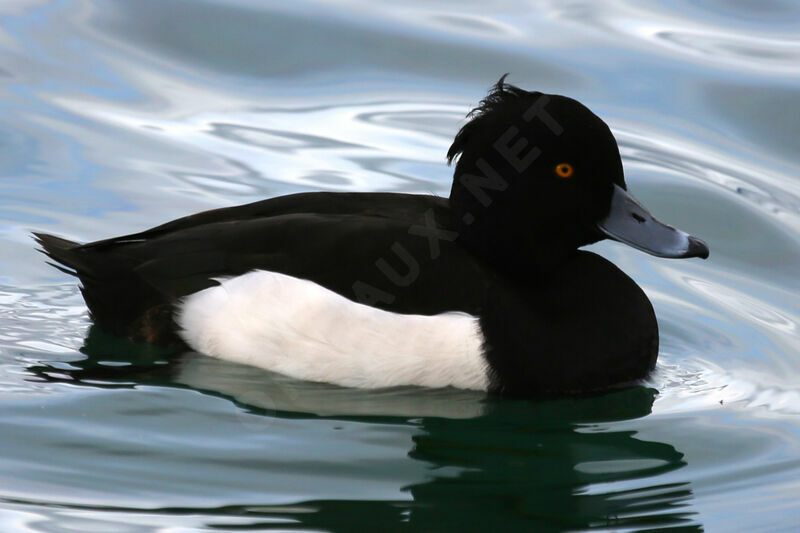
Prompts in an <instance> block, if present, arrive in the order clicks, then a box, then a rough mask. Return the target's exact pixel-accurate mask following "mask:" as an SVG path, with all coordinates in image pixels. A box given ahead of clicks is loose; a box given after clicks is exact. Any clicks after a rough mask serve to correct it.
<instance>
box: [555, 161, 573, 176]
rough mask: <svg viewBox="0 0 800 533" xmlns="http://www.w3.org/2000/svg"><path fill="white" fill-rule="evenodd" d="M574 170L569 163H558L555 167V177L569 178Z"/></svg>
mask: <svg viewBox="0 0 800 533" xmlns="http://www.w3.org/2000/svg"><path fill="white" fill-rule="evenodd" d="M574 173H575V169H574V168H572V165H570V164H569V163H559V164H558V165H556V175H557V176H558V177H559V178H571V177H572V175H573V174H574Z"/></svg>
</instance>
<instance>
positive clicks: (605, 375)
mask: <svg viewBox="0 0 800 533" xmlns="http://www.w3.org/2000/svg"><path fill="white" fill-rule="evenodd" d="M481 327H482V329H483V332H484V335H485V337H486V344H487V346H486V348H487V359H488V360H489V363H490V365H491V367H492V370H493V380H492V389H493V391H495V392H502V393H503V394H507V395H520V396H551V395H557V394H564V393H579V392H589V391H593V390H602V389H606V388H610V387H613V386H616V385H621V384H624V383H628V382H631V381H635V380H639V379H642V378H644V377H645V376H646V375H647V374H648V373H649V372H650V371H651V370H652V368H653V366H654V365H655V362H656V358H657V357H658V324H657V322H656V317H655V313H654V311H653V306H652V305H651V304H650V301H649V300H648V299H647V296H646V295H645V294H644V292H643V291H642V289H641V288H640V287H639V286H638V285H636V283H635V282H634V281H633V280H632V279H631V278H629V277H628V276H627V275H626V274H625V273H624V272H622V271H621V270H620V269H618V268H617V267H616V266H614V265H613V264H612V263H610V262H609V261H607V260H605V259H603V258H602V257H600V256H598V255H596V254H593V253H589V252H582V251H578V252H576V254H575V255H574V256H573V257H572V258H571V259H570V260H568V261H567V262H565V263H564V264H563V265H562V266H561V267H559V269H558V270H557V271H555V272H554V273H553V274H552V275H550V276H546V277H541V278H539V279H536V280H534V281H533V282H532V283H531V284H529V285H528V286H527V287H524V288H519V287H511V286H506V287H502V288H498V290H495V291H493V292H492V295H491V296H490V297H489V301H488V303H487V308H486V311H485V313H484V314H483V315H482V317H481Z"/></svg>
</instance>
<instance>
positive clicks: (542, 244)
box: [447, 76, 708, 273]
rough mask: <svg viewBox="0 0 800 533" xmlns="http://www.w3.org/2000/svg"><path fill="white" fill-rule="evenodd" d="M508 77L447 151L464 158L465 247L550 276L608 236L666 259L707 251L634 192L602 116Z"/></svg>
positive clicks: (458, 198)
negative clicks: (656, 214)
mask: <svg viewBox="0 0 800 533" xmlns="http://www.w3.org/2000/svg"><path fill="white" fill-rule="evenodd" d="M504 80H505V76H503V77H502V78H500V81H498V82H497V84H496V85H495V86H494V87H493V88H492V89H491V91H490V92H489V94H488V96H486V98H484V99H483V100H482V101H481V103H480V105H478V107H476V108H475V109H473V110H472V111H471V112H470V113H469V115H467V116H468V118H469V119H470V120H469V122H468V123H467V124H466V125H464V127H462V128H461V130H460V131H459V132H458V134H457V135H456V138H455V140H454V141H453V145H452V146H451V147H450V150H449V151H448V153H447V157H448V161H450V162H452V161H453V160H454V159H458V163H457V164H456V168H455V174H454V178H453V187H452V189H451V192H450V203H451V207H452V209H453V211H454V214H455V223H456V225H457V227H458V229H459V235H460V238H461V240H462V242H463V243H464V244H466V245H467V246H468V247H469V248H471V249H472V250H473V251H474V252H476V253H478V254H480V255H482V256H484V257H485V258H487V259H488V260H490V261H492V262H494V263H497V264H498V265H501V266H502V267H503V268H504V269H507V270H510V271H512V272H520V273H521V272H531V269H538V270H540V271H547V270H549V269H551V268H553V267H555V266H557V265H559V264H560V263H561V262H562V261H564V260H565V259H566V258H567V257H568V256H569V255H570V254H571V253H573V252H574V251H575V250H576V249H577V248H578V247H580V246H584V245H586V244H590V243H593V242H596V241H598V240H600V239H603V238H606V237H612V238H614V239H616V240H619V241H621V242H625V243H627V244H630V245H632V246H634V247H636V248H639V249H642V250H644V251H646V252H649V253H652V254H654V255H660V256H664V257H695V256H700V257H706V256H707V255H708V249H707V248H706V247H705V244H703V243H702V241H699V240H698V239H695V238H693V237H690V236H688V235H686V234H685V233H683V232H680V231H678V230H675V229H674V228H671V227H669V226H666V225H664V224H661V223H660V222H658V221H657V220H655V219H654V218H653V217H652V215H650V214H649V213H648V212H647V211H646V210H645V209H644V208H643V207H641V205H640V204H638V202H636V201H635V200H634V199H633V197H631V196H629V195H628V194H627V192H626V190H627V187H626V185H625V178H624V175H623V171H622V160H621V158H620V155H619V149H618V148H617V142H616V140H615V139H614V136H613V135H612V133H611V130H610V129H609V128H608V126H607V125H606V123H605V122H603V121H602V120H601V119H600V118H599V117H598V116H597V115H595V114H594V113H592V112H591V111H590V110H589V109H588V108H587V107H586V106H584V105H583V104H581V103H580V102H578V101H576V100H573V99H572V98H567V97H566V96H560V95H554V94H543V93H540V92H529V91H525V90H523V89H520V88H518V87H515V86H513V85H510V84H507V83H505V81H504Z"/></svg>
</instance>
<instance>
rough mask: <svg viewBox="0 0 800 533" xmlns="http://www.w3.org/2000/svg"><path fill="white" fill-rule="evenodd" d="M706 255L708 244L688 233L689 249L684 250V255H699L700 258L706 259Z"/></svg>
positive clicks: (707, 253)
mask: <svg viewBox="0 0 800 533" xmlns="http://www.w3.org/2000/svg"><path fill="white" fill-rule="evenodd" d="M708 255H709V251H708V245H707V244H706V243H705V242H703V241H702V240H701V239H698V238H697V237H694V236H692V235H690V236H689V249H688V250H687V251H686V256H685V257H699V258H700V259H708Z"/></svg>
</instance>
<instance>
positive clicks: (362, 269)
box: [38, 193, 495, 337]
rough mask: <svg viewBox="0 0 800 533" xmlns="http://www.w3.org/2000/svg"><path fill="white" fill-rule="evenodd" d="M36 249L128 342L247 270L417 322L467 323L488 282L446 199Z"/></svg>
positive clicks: (300, 198)
mask: <svg viewBox="0 0 800 533" xmlns="http://www.w3.org/2000/svg"><path fill="white" fill-rule="evenodd" d="M38 238H39V241H40V243H41V244H42V246H43V247H44V249H45V251H46V252H47V253H48V254H49V255H50V256H51V257H52V258H53V259H55V260H56V261H58V262H60V263H61V264H62V265H64V266H65V267H67V268H68V269H70V270H71V271H74V273H75V274H76V275H77V276H78V277H80V279H81V281H82V285H83V288H82V290H83V294H84V298H85V299H86V302H87V305H88V306H89V309H90V311H91V313H92V317H93V319H94V320H95V322H97V323H98V324H99V325H101V326H103V327H105V328H107V329H109V330H110V331H112V332H114V333H117V334H121V335H126V336H131V337H136V336H137V335H135V334H134V333H132V332H138V331H141V329H142V326H141V324H140V322H141V321H142V319H143V317H146V318H148V320H151V319H153V318H155V319H163V316H162V313H161V310H163V309H164V308H165V306H166V307H168V308H169V306H171V304H172V303H174V302H175V301H176V300H177V299H179V298H181V297H182V296H186V295H188V294H191V293H193V292H196V291H198V290H202V289H204V288H207V287H209V286H212V285H214V284H215V283H216V282H215V281H214V278H218V277H224V276H235V275H239V274H244V273H246V272H249V271H251V270H255V269H263V270H270V271H275V272H281V273H284V274H288V275H292V276H295V277H299V278H303V279H309V280H312V281H314V282H316V283H319V284H320V285H322V286H324V287H327V288H329V289H331V290H333V291H335V292H337V293H339V294H342V295H343V296H345V297H347V298H350V299H352V300H354V301H359V302H362V303H366V304H369V305H373V306H376V307H380V308H384V309H388V310H392V311H395V312H400V313H418V314H435V313H440V312H446V311H464V312H469V313H477V312H478V311H479V310H480V308H481V306H482V305H483V302H484V297H485V294H486V293H487V291H489V289H490V287H489V286H490V285H491V284H492V280H493V278H494V277H495V276H494V274H493V273H492V271H491V269H489V268H487V267H486V266H485V265H484V264H483V263H482V262H481V261H480V260H478V259H477V258H475V257H473V256H472V255H471V254H470V253H469V252H467V251H466V250H464V249H463V248H462V247H461V246H460V245H459V244H458V243H457V242H456V234H455V232H454V230H453V225H452V222H451V212H450V210H449V206H448V204H447V200H443V199H440V198H436V197H432V196H422V195H405V194H391V193H379V194H365V193H307V194H297V195H291V196H285V197H279V198H274V199H270V200H265V201H262V202H257V203H255V204H248V205H244V206H239V207H233V208H227V209H218V210H214V211H208V212H205V213H199V214H196V215H192V216H189V217H185V218H181V219H178V220H175V221H172V222H169V223H167V224H164V225H161V226H158V227H156V228H153V229H150V230H147V231H145V232H141V233H137V234H132V235H126V236H124V237H117V238H113V239H106V240H103V241H97V242H94V243H89V244H85V245H77V244H75V243H70V242H69V241H64V240H61V239H58V238H56V237H51V236H47V235H38ZM139 336H140V335H139ZM145 337H147V335H145Z"/></svg>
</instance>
